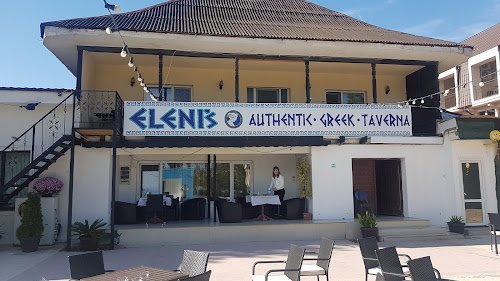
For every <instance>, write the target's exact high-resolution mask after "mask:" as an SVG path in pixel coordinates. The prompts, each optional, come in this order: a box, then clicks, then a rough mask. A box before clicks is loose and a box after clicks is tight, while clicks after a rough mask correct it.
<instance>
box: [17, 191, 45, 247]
mask: <svg viewBox="0 0 500 281" xmlns="http://www.w3.org/2000/svg"><path fill="white" fill-rule="evenodd" d="M20 210H21V211H20V213H21V225H20V226H19V227H18V228H17V230H16V237H17V239H19V242H20V243H21V249H22V251H23V252H26V253H30V252H34V251H36V250H38V245H39V244H40V238H41V237H42V233H43V216H42V209H41V204H40V197H39V196H38V195H37V194H35V193H32V192H30V193H28V199H27V200H26V201H25V202H24V203H23V204H22V207H21V208H20Z"/></svg>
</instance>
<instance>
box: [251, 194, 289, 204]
mask: <svg viewBox="0 0 500 281" xmlns="http://www.w3.org/2000/svg"><path fill="white" fill-rule="evenodd" d="M245 199H246V201H247V203H248V202H250V203H252V206H259V205H281V202H280V198H279V196H278V195H247V196H245Z"/></svg>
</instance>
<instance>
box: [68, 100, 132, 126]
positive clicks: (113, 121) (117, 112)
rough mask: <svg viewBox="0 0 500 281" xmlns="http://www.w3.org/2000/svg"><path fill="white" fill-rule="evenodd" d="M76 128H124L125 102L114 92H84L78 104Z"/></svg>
mask: <svg viewBox="0 0 500 281" xmlns="http://www.w3.org/2000/svg"><path fill="white" fill-rule="evenodd" d="M77 109H78V111H79V114H77V116H76V119H77V120H75V127H76V128H78V129H114V128H115V126H116V129H117V130H118V131H119V132H121V131H122V128H123V122H122V121H123V120H122V119H123V118H122V117H123V100H122V98H121V97H120V95H119V94H118V93H117V92H114V91H82V92H81V93H80V95H79V99H78V102H77Z"/></svg>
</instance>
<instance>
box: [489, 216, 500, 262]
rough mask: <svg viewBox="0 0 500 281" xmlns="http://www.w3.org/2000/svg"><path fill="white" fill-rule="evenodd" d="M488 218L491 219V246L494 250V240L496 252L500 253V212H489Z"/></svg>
mask: <svg viewBox="0 0 500 281" xmlns="http://www.w3.org/2000/svg"><path fill="white" fill-rule="evenodd" d="M488 218H489V219H490V223H489V225H488V226H489V227H490V248H491V250H492V251H493V242H495V254H497V255H498V240H497V236H500V214H494V213H488Z"/></svg>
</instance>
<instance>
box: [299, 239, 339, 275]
mask: <svg viewBox="0 0 500 281" xmlns="http://www.w3.org/2000/svg"><path fill="white" fill-rule="evenodd" d="M334 244H335V241H333V240H331V239H328V238H321V244H320V246H319V253H318V257H317V258H304V260H305V261H308V260H315V261H316V264H302V267H301V268H300V275H301V276H316V277H317V279H318V280H319V277H320V276H322V275H325V276H326V280H327V281H328V280H329V278H328V269H329V267H330V259H331V257H332V253H333V246H334ZM306 253H310V252H307V251H306Z"/></svg>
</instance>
